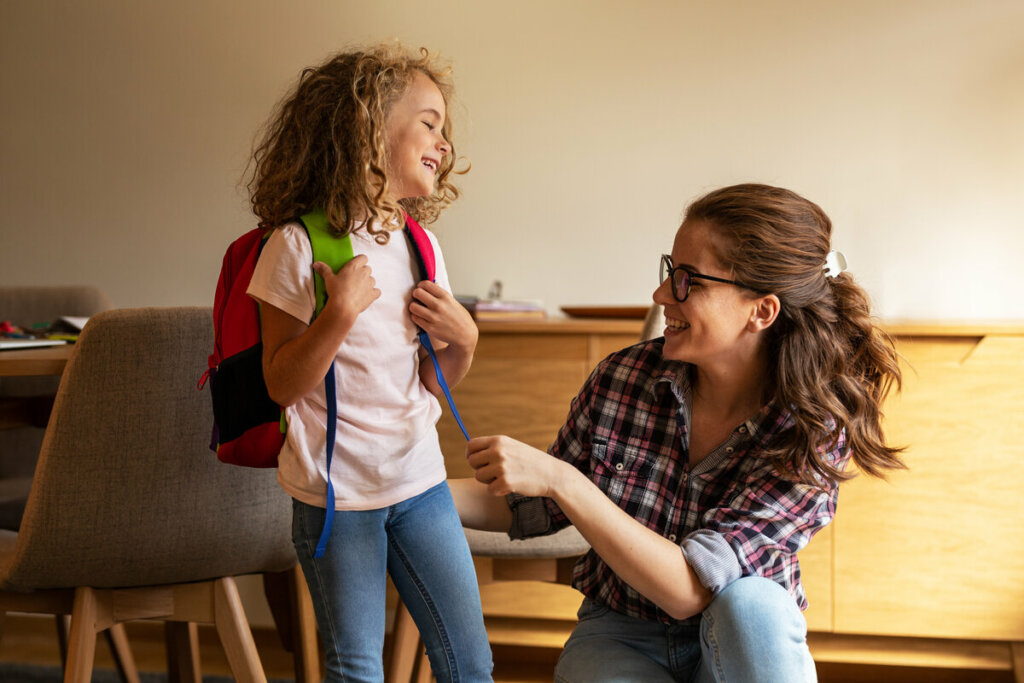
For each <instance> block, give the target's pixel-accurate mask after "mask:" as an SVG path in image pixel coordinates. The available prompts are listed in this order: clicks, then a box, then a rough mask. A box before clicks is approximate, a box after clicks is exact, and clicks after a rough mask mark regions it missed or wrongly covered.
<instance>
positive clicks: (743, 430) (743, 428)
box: [739, 425, 747, 434]
mask: <svg viewBox="0 0 1024 683" xmlns="http://www.w3.org/2000/svg"><path fill="white" fill-rule="evenodd" d="M739 432H740V434H746V433H747V426H746V425H743V426H742V427H740V428H739Z"/></svg>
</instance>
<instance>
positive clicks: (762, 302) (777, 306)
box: [747, 294, 782, 332]
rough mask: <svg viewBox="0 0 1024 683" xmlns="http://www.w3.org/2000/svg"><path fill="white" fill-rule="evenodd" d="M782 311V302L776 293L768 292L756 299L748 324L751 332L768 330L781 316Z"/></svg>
mask: <svg viewBox="0 0 1024 683" xmlns="http://www.w3.org/2000/svg"><path fill="white" fill-rule="evenodd" d="M781 311H782V302H781V301H779V297H777V296H775V295H774V294H766V295H765V296H762V297H761V298H760V299H755V301H754V308H753V309H752V310H751V312H750V319H749V320H748V321H747V325H748V326H749V327H750V331H751V332H761V331H764V330H767V329H768V328H769V327H771V326H772V323H774V322H775V319H776V318H778V317H779V313H780V312H781Z"/></svg>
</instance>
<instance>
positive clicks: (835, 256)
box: [821, 250, 846, 278]
mask: <svg viewBox="0 0 1024 683" xmlns="http://www.w3.org/2000/svg"><path fill="white" fill-rule="evenodd" d="M821 268H822V270H824V271H825V277H833V278H834V277H836V276H837V275H839V273H842V272H843V271H845V270H846V257H845V256H843V252H841V251H835V250H832V251H830V252H828V255H827V256H826V257H825V265H823V266H822V267H821Z"/></svg>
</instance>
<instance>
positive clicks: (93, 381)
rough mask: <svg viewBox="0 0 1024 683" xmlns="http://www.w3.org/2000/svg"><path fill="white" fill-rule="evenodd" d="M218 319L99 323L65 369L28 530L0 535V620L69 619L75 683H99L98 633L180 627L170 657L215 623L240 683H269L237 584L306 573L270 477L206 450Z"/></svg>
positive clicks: (119, 313) (167, 313) (106, 316)
mask: <svg viewBox="0 0 1024 683" xmlns="http://www.w3.org/2000/svg"><path fill="white" fill-rule="evenodd" d="M211 319H212V316H211V311H210V309H208V308H167V309H158V308H147V309H131V310H128V309H126V310H113V311H107V312H104V313H100V314H97V315H94V316H92V318H91V319H90V321H89V323H88V324H87V325H86V327H85V330H84V331H83V332H82V335H81V337H80V338H79V341H78V343H77V344H76V346H75V349H74V352H73V354H72V356H71V359H70V360H69V362H68V365H67V368H66V369H65V371H64V375H63V377H62V380H61V384H60V389H59V390H58V393H57V398H56V400H55V402H54V406H53V413H52V415H51V418H50V422H49V426H48V428H47V431H46V437H45V439H44V443H43V446H42V451H41V453H40V457H39V462H38V465H37V467H36V472H35V476H34V479H33V483H32V490H31V493H30V495H29V499H28V504H27V507H26V509H25V515H24V518H23V520H22V525H21V528H20V530H19V531H18V533H17V534H15V533H13V532H3V533H2V534H0V611H2V612H7V611H20V612H38V613H49V614H70V615H71V631H70V643H69V648H68V657H67V664H66V676H65V680H66V681H83V682H84V681H88V680H89V679H90V673H91V670H92V666H93V654H94V647H95V640H96V634H97V632H99V631H102V630H104V629H107V628H109V627H110V626H112V625H115V624H120V623H122V622H124V621H129V620H134V619H157V620H164V621H167V622H170V624H171V625H172V628H169V629H168V640H169V642H170V643H171V647H170V648H169V656H172V655H174V654H177V655H180V654H181V653H180V651H179V648H182V647H183V648H185V649H186V650H187V648H188V647H189V646H190V644H192V643H194V642H195V638H194V637H190V635H194V630H193V631H191V633H190V628H191V629H194V626H191V624H192V623H194V622H198V623H213V624H215V625H216V629H217V633H218V635H219V636H220V639H221V642H222V644H223V645H224V650H225V652H226V654H227V658H228V662H229V664H230V666H231V669H232V672H233V673H234V675H235V677H236V679H237V680H242V681H264V680H265V675H264V673H263V670H262V667H261V666H260V661H259V656H258V654H257V652H256V647H255V643H254V641H253V638H252V633H251V631H250V629H249V626H248V622H247V620H246V617H245V614H244V611H243V609H242V603H241V600H240V598H239V594H238V590H237V587H236V584H235V580H234V578H233V577H235V576H238V575H242V574H255V573H266V572H272V573H280V572H291V573H292V574H293V575H296V574H297V571H296V570H295V567H296V558H295V554H294V549H293V547H292V543H291V540H290V520H291V508H290V500H289V499H288V497H287V496H286V495H285V494H284V493H283V492H282V491H281V489H280V487H279V486H278V485H277V482H276V477H275V473H274V471H272V470H253V469H246V468H241V467H233V466H229V465H224V464H222V463H220V462H219V461H218V460H217V459H216V457H215V456H214V455H213V454H212V453H211V452H210V451H209V450H208V447H207V445H208V443H209V437H210V426H211V420H212V414H211V408H210V405H211V402H210V397H209V396H208V395H207V394H205V393H201V392H199V391H197V389H196V380H197V378H198V377H199V375H200V374H201V372H202V370H203V369H205V367H206V357H207V354H208V353H209V350H210V348H211V345H212V343H213V342H212V340H213V332H212V323H211ZM296 583H298V580H297V581H296ZM302 623H308V620H304V622H302ZM306 635H307V636H308V635H309V634H308V632H307V634H306ZM312 637H313V638H314V639H315V635H313V636H312ZM314 642H315V641H314ZM299 650H300V651H301V652H307V653H308V652H309V649H308V648H305V647H303V648H299ZM314 651H315V648H314ZM192 655H193V653H187V652H186V655H185V656H179V657H177V659H176V660H174V661H177V662H189V661H191V662H194V661H195V659H194V657H193V656H192ZM172 664H173V662H172ZM304 666H305V667H306V669H305V671H306V674H307V675H305V676H303V677H302V678H304V679H306V680H308V679H309V678H311V677H312V676H311V675H310V674H311V672H312V671H317V672H318V670H319V669H318V666H317V665H316V663H315V662H305V664H304ZM186 668H188V667H186ZM175 673H176V674H177V675H178V676H179V677H183V678H188V677H189V676H191V675H193V674H194V673H195V670H194V669H192V670H185V671H176V672H175Z"/></svg>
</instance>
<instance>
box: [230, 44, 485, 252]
mask: <svg viewBox="0 0 1024 683" xmlns="http://www.w3.org/2000/svg"><path fill="white" fill-rule="evenodd" d="M416 72H421V73H423V74H425V75H426V76H427V77H428V78H430V80H431V81H433V82H434V84H435V85H437V87H438V90H440V91H441V96H442V97H443V98H444V101H445V104H446V105H447V103H448V102H449V101H450V99H451V96H452V93H453V90H454V88H453V85H452V82H451V80H450V78H449V70H448V69H441V68H440V67H438V66H437V65H435V63H434V60H433V59H432V58H431V56H430V54H429V52H428V51H427V50H426V49H425V48H421V49H420V50H419V54H418V55H413V54H410V53H409V52H407V51H406V50H405V49H404V48H403V47H402V46H400V45H398V44H397V43H395V44H381V45H377V46H375V47H372V48H369V49H365V50H356V51H351V52H342V53H340V54H337V55H335V56H334V57H331V58H330V59H329V60H327V61H326V62H324V63H323V64H321V65H320V66H317V67H310V68H307V69H304V70H303V71H302V75H301V76H300V78H299V82H298V84H297V86H296V87H295V89H294V91H293V92H291V94H290V95H288V96H287V97H286V98H285V99H284V100H283V101H282V102H281V103H280V104H279V105H278V107H277V109H276V110H275V112H274V114H273V116H272V117H271V118H270V120H269V121H268V122H267V124H266V126H265V127H264V129H263V132H262V135H261V136H260V139H259V142H258V144H257V145H256V147H255V150H254V152H253V155H252V159H251V160H250V163H249V167H248V169H247V176H248V178H249V179H248V182H247V183H246V186H247V188H248V190H249V198H250V202H251V203H252V210H253V213H255V214H256V216H257V217H259V219H260V221H259V225H260V227H262V228H276V227H279V226H281V225H283V224H285V223H287V222H288V221H291V220H294V219H295V218H297V217H298V216H301V215H302V214H305V213H307V212H309V211H311V210H314V209H317V208H322V209H323V210H324V211H325V212H326V214H327V217H328V219H329V221H330V224H331V229H332V231H333V232H335V233H336V234H337V235H339V236H342V235H347V234H348V233H349V232H350V231H351V230H352V227H353V225H354V224H355V223H356V222H358V221H364V220H365V221H366V226H367V227H366V229H367V230H368V231H369V232H370V234H372V235H373V236H374V238H375V239H376V240H377V241H378V242H380V243H385V242H387V241H388V239H389V236H390V233H389V231H388V226H391V227H394V226H402V225H404V223H405V220H404V217H403V216H402V211H403V209H404V210H405V211H407V212H408V213H409V214H410V215H411V216H412V217H413V218H414V219H416V220H417V221H418V222H420V223H432V222H434V221H435V220H437V217H438V216H439V215H440V213H441V211H442V210H443V209H444V208H445V207H446V206H448V205H449V204H450V203H451V202H453V201H454V200H455V199H457V198H458V196H459V191H458V189H457V188H456V187H455V186H454V185H452V183H451V182H450V181H449V179H448V178H449V176H450V175H451V174H452V172H453V171H454V166H455V159H456V157H455V146H454V144H453V143H452V124H451V119H450V118H447V117H446V118H445V121H444V124H443V125H442V128H441V132H442V134H443V135H444V138H445V140H447V142H448V144H449V146H450V147H451V153H450V154H448V155H447V156H445V157H444V158H443V159H442V160H441V165H440V167H439V168H438V174H437V182H436V184H435V188H434V192H433V193H432V194H431V195H429V196H426V197H415V198H412V199H403V200H400V201H396V200H394V199H392V198H390V196H389V181H388V176H387V167H388V163H387V162H388V159H387V136H386V126H385V123H386V120H387V116H388V114H389V113H390V111H391V108H392V106H393V105H394V104H395V102H396V101H398V100H399V99H400V98H401V96H402V95H403V94H405V92H406V90H407V89H408V88H409V86H410V84H411V83H412V80H413V78H414V77H415V74H416ZM466 170H468V169H466ZM464 172H465V171H459V172H458V173H464Z"/></svg>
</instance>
